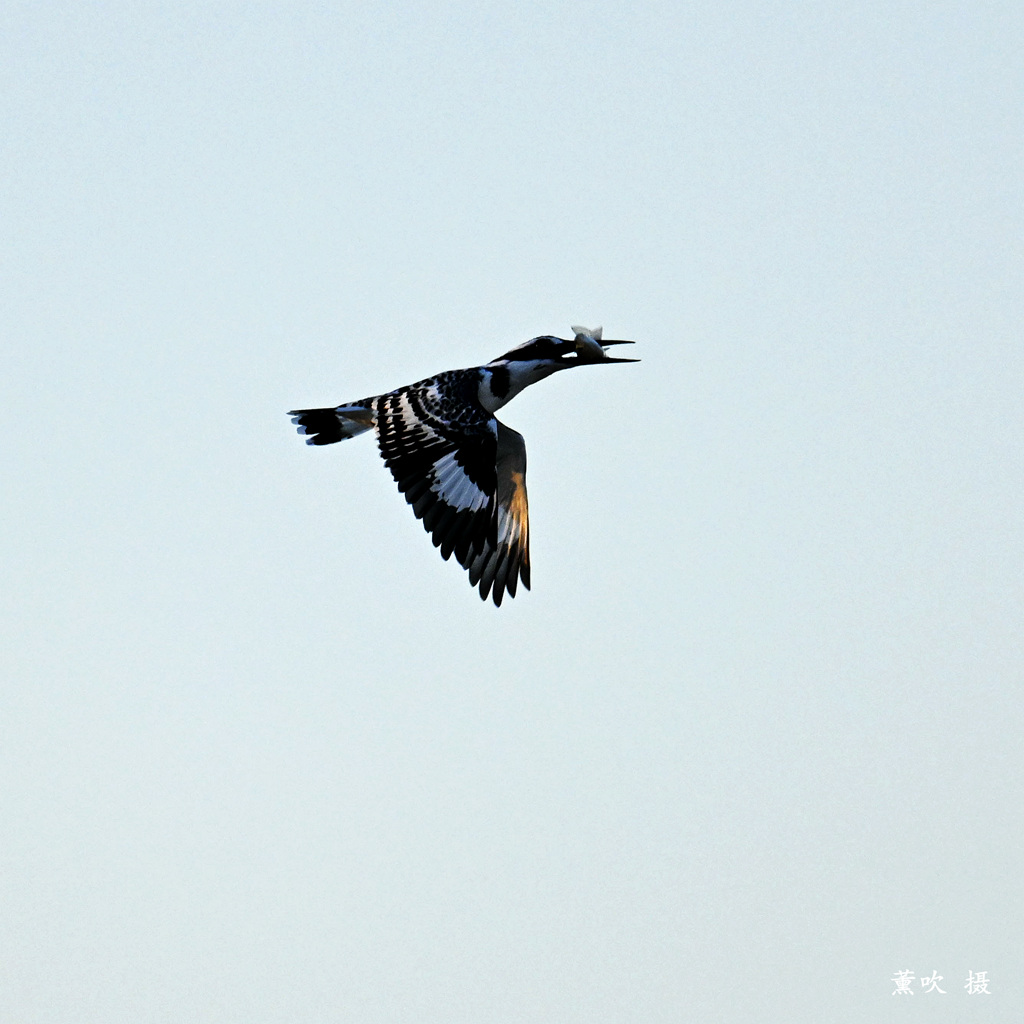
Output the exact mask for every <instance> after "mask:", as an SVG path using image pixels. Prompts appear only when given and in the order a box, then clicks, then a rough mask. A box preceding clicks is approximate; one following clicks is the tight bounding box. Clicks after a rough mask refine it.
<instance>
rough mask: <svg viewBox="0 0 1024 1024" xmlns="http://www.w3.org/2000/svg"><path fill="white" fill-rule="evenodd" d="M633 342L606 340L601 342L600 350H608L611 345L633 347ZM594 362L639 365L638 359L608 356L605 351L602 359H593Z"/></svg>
mask: <svg viewBox="0 0 1024 1024" xmlns="http://www.w3.org/2000/svg"><path fill="white" fill-rule="evenodd" d="M635 344H636V342H635V341H624V340H622V339H620V340H618V341H613V340H608V341H602V342H601V348H603V349H608V348H609V346H611V345H635ZM594 362H600V363H639V362H640V360H639V359H623V358H620V357H618V356H610V355H608V353H607V351H606V352H605V354H604V359H595V360H594Z"/></svg>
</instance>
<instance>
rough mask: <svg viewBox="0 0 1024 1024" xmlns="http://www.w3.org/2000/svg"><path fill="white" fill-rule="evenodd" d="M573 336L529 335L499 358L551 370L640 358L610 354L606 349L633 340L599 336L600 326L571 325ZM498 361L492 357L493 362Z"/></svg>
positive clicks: (630, 343)
mask: <svg viewBox="0 0 1024 1024" xmlns="http://www.w3.org/2000/svg"><path fill="white" fill-rule="evenodd" d="M572 330H573V333H574V334H575V337H574V338H573V339H572V340H571V341H567V340H566V339H564V338H555V337H552V336H551V335H543V336H541V337H539V338H531V339H530V340H529V341H526V342H524V343H523V344H522V345H517V346H516V347H515V348H514V349H511V350H510V351H508V352H506V353H505V354H504V355H503V356H500V357H499V360H500V361H501V362H504V363H507V364H509V365H510V366H511V365H513V364H515V363H519V364H520V365H524V364H526V363H533V364H538V363H539V364H544V365H546V366H547V367H550V370H549V372H552V371H554V370H567V369H568V368H569V367H570V366H582V365H583V364H584V363H638V362H640V360H639V359H622V358H617V357H615V356H610V355H608V353H607V351H606V350H607V349H608V348H610V347H611V346H612V345H632V344H633V342H632V341H624V340H611V341H604V340H602V338H601V328H600V327H597V328H595V329H594V330H590V329H589V328H587V327H573V328H572ZM499 360H495V361H496V362H497V361H499Z"/></svg>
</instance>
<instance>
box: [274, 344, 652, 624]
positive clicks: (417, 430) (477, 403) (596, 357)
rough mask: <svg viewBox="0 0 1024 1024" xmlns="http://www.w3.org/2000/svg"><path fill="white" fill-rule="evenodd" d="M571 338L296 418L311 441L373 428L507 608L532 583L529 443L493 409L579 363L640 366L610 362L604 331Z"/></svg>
mask: <svg viewBox="0 0 1024 1024" xmlns="http://www.w3.org/2000/svg"><path fill="white" fill-rule="evenodd" d="M573 331H574V332H575V337H574V338H573V339H572V340H571V341H566V340H564V339H562V338H555V337H551V336H548V335H545V336H543V337H539V338H532V339H531V340H530V341H528V342H526V343H525V344H523V345H519V346H518V347H517V348H514V349H512V350H511V351H509V352H506V353H505V354H504V355H503V356H499V357H498V358H497V359H494V360H492V361H491V362H489V363H485V364H484V365H483V366H473V367H470V368H468V369H465V370H449V371H448V372H446V373H439V374H438V375H437V376H435V377H427V378H426V379H425V380H421V381H418V382H417V383H415V384H410V385H408V386H407V387H404V388H398V389H397V390H395V391H389V392H388V393H387V394H384V395H376V396H374V397H373V398H364V399H361V400H360V401H358V402H350V403H348V404H346V405H339V406H336V407H335V408H332V409H295V410H293V411H292V412H290V413H289V414H288V415H289V416H291V417H292V422H293V423H294V424H296V426H297V427H298V429H299V433H300V434H306V435H308V437H307V441H306V443H307V444H314V445H323V444H334V443H335V442H337V441H343V440H345V439H347V438H349V437H355V436H356V434H361V433H363V432H364V431H366V430H370V429H371V428H372V429H374V430H375V431H376V433H377V444H378V446H379V448H380V452H381V455H382V456H383V457H384V462H385V464H386V465H387V467H388V469H390V470H391V475H392V476H393V477H394V478H395V481H396V483H397V484H398V489H399V490H400V491H401V492H402V493H403V494H404V495H405V498H406V501H408V502H409V504H410V505H412V509H413V512H414V513H415V514H416V517H417V518H418V519H421V520H423V525H424V527H425V528H426V530H427V532H428V533H429V534H430V535H431V537H432V539H433V541H434V546H435V547H438V548H440V549H441V556H442V557H443V558H445V559H448V558H450V557H451V556H452V555H453V554H454V555H455V559H456V561H457V562H458V563H459V565H461V566H462V567H463V568H464V569H466V570H467V571H468V572H469V581H470V583H471V584H472V585H473V586H479V589H480V596H481V597H482V598H483V599H484V600H485V601H486V600H487V596H488V594H490V595H491V597H492V599H493V601H494V603H495V604H496V605H500V604H501V601H502V598H503V597H504V595H505V594H506V593H508V595H509V597H515V595H516V588H517V586H518V583H519V581H520V580H522V583H523V586H524V587H526V588H527V589H529V587H530V524H529V511H528V505H527V499H526V444H525V442H524V441H523V438H522V435H520V434H517V433H516V432H515V431H514V430H511V429H510V428H509V427H506V426H505V424H504V423H501V422H499V421H498V420H497V419H496V418H495V416H494V413H495V411H496V410H498V409H500V408H501V407H502V406H503V405H505V404H506V403H507V402H509V401H511V400H512V399H513V398H515V396H516V395H517V394H519V392H520V391H522V390H523V389H524V388H526V387H529V386H530V385H531V384H535V383H536V382H537V381H539V380H543V379H544V378H545V377H548V376H550V375H551V374H552V373H556V372H557V371H559V370H567V369H569V368H570V367H572V366H582V365H584V364H592V363H633V362H637V360H635V359H618V358H615V357H612V356H609V355H608V354H607V352H606V349H607V348H608V347H609V346H611V345H631V344H632V342H629V341H602V340H601V328H600V327H598V328H596V329H595V330H588V329H587V328H585V327H574V328H573Z"/></svg>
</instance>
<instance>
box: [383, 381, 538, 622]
mask: <svg viewBox="0 0 1024 1024" xmlns="http://www.w3.org/2000/svg"><path fill="white" fill-rule="evenodd" d="M460 389H461V390H460ZM476 390H477V385H476V383H474V382H473V381H472V380H466V379H465V378H464V376H456V375H455V374H442V375H441V376H440V377H432V378H428V379H427V380H425V381H420V382H419V383H418V384H413V385H411V386H410V387H407V388H402V389H400V390H398V391H393V392H391V393H389V394H386V395H381V396H380V397H379V398H378V399H377V400H376V414H377V441H378V445H379V447H380V451H381V454H382V455H383V457H384V462H385V464H386V465H387V467H388V469H390V470H391V475H392V476H393V477H394V479H395V482H396V483H397V484H398V488H399V490H400V491H401V492H402V493H403V494H404V495H405V497H406V500H407V501H408V502H409V504H410V505H411V506H412V509H413V512H414V514H415V515H416V517H417V518H418V519H420V520H422V522H423V526H424V528H425V529H426V530H427V532H428V533H430V534H431V539H432V540H433V542H434V546H435V547H438V548H440V549H441V555H442V557H443V558H445V559H448V558H449V557H450V556H451V555H452V554H454V555H455V558H456V560H457V561H458V562H459V564H460V565H461V566H462V567H463V568H464V569H466V570H468V572H469V580H470V583H471V584H472V585H473V586H477V585H478V586H479V590H480V596H481V598H483V599H484V600H485V601H486V600H487V597H488V595H490V596H491V599H492V600H493V601H494V603H495V605H499V606H500V605H501V601H502V598H503V597H504V595H505V593H508V595H509V596H510V597H514V596H515V593H516V590H517V586H518V582H519V580H522V582H523V586H525V587H527V588H529V586H530V553H529V510H528V505H527V497H526V445H525V443H524V441H523V438H522V436H521V435H520V434H518V433H516V431H514V430H511V429H509V428H508V427H506V426H505V425H504V424H503V423H499V422H498V421H497V420H496V419H495V418H494V417H493V416H492V415H490V414H489V413H487V412H486V411H485V410H484V409H483V408H482V407H481V406H480V404H479V402H478V401H477V397H476Z"/></svg>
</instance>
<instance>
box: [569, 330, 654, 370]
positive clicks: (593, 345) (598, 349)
mask: <svg viewBox="0 0 1024 1024" xmlns="http://www.w3.org/2000/svg"><path fill="white" fill-rule="evenodd" d="M572 331H573V334H575V337H574V338H573V340H572V341H567V342H566V352H565V355H566V356H568V355H570V354H573V353H574V354H575V356H576V358H575V359H574V360H572V362H574V363H639V362H640V360H639V359H623V358H619V357H616V356H610V355H608V352H607V351H606V350H607V349H608V348H610V347H611V346H612V345H632V344H634V342H632V341H625V340H622V339H618V340H616V339H608V340H604V339H603V338H602V337H601V328H600V327H595V328H594V329H593V330H591V329H590V328H589V327H573V328H572ZM566 361H567V362H568V361H569V360H566Z"/></svg>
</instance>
